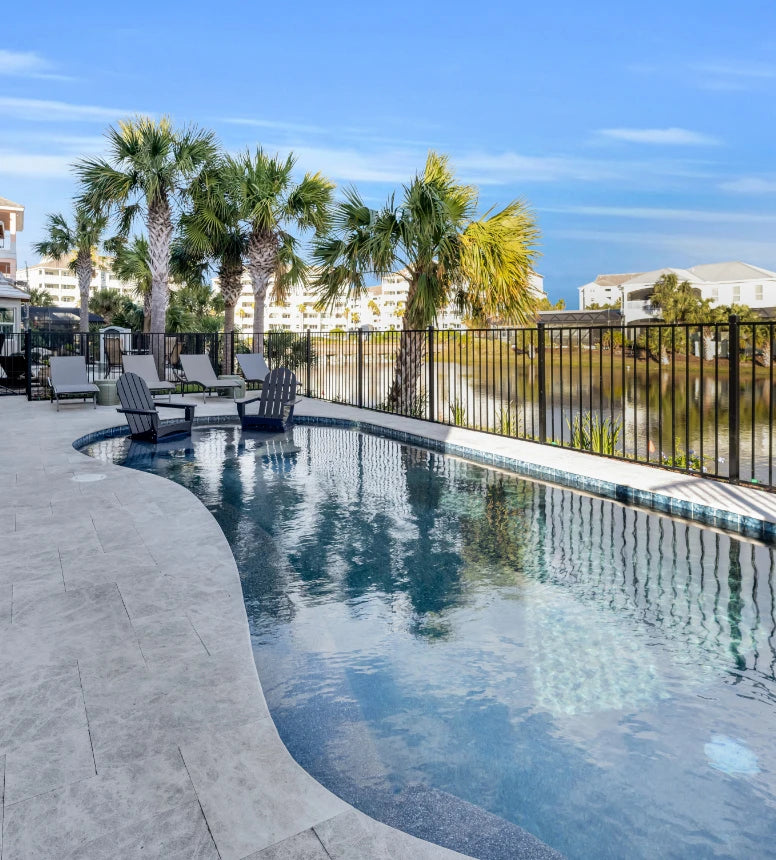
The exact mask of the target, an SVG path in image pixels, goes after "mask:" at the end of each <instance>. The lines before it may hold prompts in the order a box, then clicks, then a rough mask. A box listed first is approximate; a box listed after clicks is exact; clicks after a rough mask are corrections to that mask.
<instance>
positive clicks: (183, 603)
mask: <svg viewBox="0 0 776 860" xmlns="http://www.w3.org/2000/svg"><path fill="white" fill-rule="evenodd" d="M203 579H204V577H203V576H202V574H201V573H200V575H199V577H197V578H196V579H194V580H193V581H191V582H189V581H183V582H181V581H180V580H179V579H176V578H175V577H173V576H169V575H166V574H162V573H160V572H159V571H158V569H155V571H146V572H145V573H138V574H133V575H121V576H119V577H117V578H116V583H117V584H118V587H119V591H120V592H121V596H122V598H123V600H124V605H125V606H126V607H127V612H128V613H129V617H130V618H132V619H133V620H135V619H138V618H145V617H146V616H149V615H155V614H158V613H160V612H171V611H177V612H180V611H184V610H186V609H188V607H190V606H215V607H221V606H225V605H228V606H230V608H232V607H234V606H235V605H236V604H235V602H234V601H233V599H232V595H231V594H230V593H229V592H227V591H225V590H224V589H223V588H222V587H221V585H220V584H219V583H218V582H212V583H211V582H209V581H203ZM232 589H233V591H234V592H237V590H238V589H237V588H236V586H235V582H234V579H232ZM239 606H240V607H242V598H241V597H240V603H239Z"/></svg>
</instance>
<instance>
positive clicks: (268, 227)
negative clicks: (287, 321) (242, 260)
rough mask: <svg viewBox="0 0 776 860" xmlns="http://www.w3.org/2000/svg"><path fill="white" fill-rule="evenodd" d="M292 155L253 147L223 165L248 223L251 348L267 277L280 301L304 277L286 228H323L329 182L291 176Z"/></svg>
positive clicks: (259, 340)
mask: <svg viewBox="0 0 776 860" xmlns="http://www.w3.org/2000/svg"><path fill="white" fill-rule="evenodd" d="M295 164H296V157H295V156H294V155H293V153H292V154H290V155H289V156H288V157H287V158H285V159H282V158H280V157H279V156H270V155H267V153H265V152H264V151H263V150H261V149H257V150H256V152H255V154H251V153H250V152H245V153H242V154H241V155H239V156H237V157H235V158H229V159H227V162H226V169H227V171H228V175H229V177H230V181H231V182H232V183H233V194H234V197H235V200H236V201H237V204H238V207H239V211H240V217H241V220H242V221H243V222H244V223H245V225H246V227H247V229H248V245H247V249H246V268H247V269H248V272H249V274H250V277H251V284H252V286H253V300H254V316H253V334H254V337H253V348H254V350H261V349H263V331H262V329H263V326H264V307H265V303H266V298H267V290H268V288H269V283H270V280H271V279H273V292H274V296H275V299H276V301H285V300H286V298H287V295H288V289H289V287H290V285H291V284H293V283H300V284H305V283H306V282H307V265H306V263H305V262H304V260H302V258H301V257H300V256H299V254H298V253H297V239H296V238H295V237H294V236H293V235H292V234H291V233H290V232H289V231H290V230H297V231H300V232H305V231H309V230H314V231H315V232H316V234H320V233H322V232H324V231H325V230H326V229H327V227H328V224H329V207H330V204H331V199H332V193H333V191H334V184H333V183H332V182H330V181H329V180H328V179H326V178H325V177H324V176H322V175H321V174H320V173H307V174H305V176H304V177H303V178H302V180H301V182H295V181H294V177H293V171H294V166H295Z"/></svg>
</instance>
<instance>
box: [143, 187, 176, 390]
mask: <svg viewBox="0 0 776 860" xmlns="http://www.w3.org/2000/svg"><path fill="white" fill-rule="evenodd" d="M171 241H172V214H171V212H170V203H169V201H168V200H167V198H166V197H159V198H157V199H156V200H154V201H153V202H152V203H151V204H150V205H149V207H148V262H149V265H150V268H151V332H152V333H153V334H156V335H159V336H158V337H155V338H152V339H151V350H152V352H153V354H154V358H155V360H156V367H157V370H158V371H159V376H160V378H162V375H163V374H164V337H162V335H163V334H164V331H165V317H166V315H167V302H168V299H169V279H170V242H171Z"/></svg>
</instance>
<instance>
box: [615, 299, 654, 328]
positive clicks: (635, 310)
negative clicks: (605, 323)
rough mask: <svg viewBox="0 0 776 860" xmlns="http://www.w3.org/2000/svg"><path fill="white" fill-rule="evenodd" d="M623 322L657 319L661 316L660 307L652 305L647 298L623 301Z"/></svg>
mask: <svg viewBox="0 0 776 860" xmlns="http://www.w3.org/2000/svg"><path fill="white" fill-rule="evenodd" d="M623 315H624V322H625V323H630V322H636V321H637V320H645V319H646V320H650V321H657V320H659V319H660V318H661V313H660V308H659V307H657V306H656V305H653V304H652V302H650V301H649V300H643V299H642V300H641V301H632V302H625V303H624V306H623Z"/></svg>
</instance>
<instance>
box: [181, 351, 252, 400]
mask: <svg viewBox="0 0 776 860" xmlns="http://www.w3.org/2000/svg"><path fill="white" fill-rule="evenodd" d="M180 361H181V367H182V368H183V374H184V376H185V377H186V382H188V383H190V384H192V385H199V386H201V387H202V402H203V403H204V402H205V396H206V394H207V392H208V391H231V392H232V397H234V394H235V392H236V391H237V389H239V388H240V387H241V383H239V382H235V381H233V380H229V379H219V378H218V377H217V376H216V372H215V371H214V370H213V365H212V364H211V363H210V359H209V358H208V357H207V356H206V355H181V357H180Z"/></svg>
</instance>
